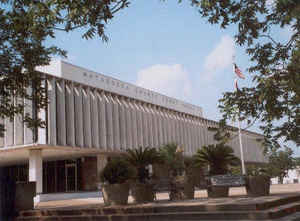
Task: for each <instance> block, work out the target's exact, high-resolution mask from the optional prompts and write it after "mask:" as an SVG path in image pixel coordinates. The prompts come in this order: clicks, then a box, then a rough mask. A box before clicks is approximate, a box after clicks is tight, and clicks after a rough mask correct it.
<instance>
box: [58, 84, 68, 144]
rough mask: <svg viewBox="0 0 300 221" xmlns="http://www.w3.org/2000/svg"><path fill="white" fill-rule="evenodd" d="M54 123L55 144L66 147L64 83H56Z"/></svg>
mask: <svg viewBox="0 0 300 221" xmlns="http://www.w3.org/2000/svg"><path fill="white" fill-rule="evenodd" d="M56 108H57V109H56V122H57V124H56V125H57V144H58V145H60V146H65V145H66V96H65V81H64V80H59V81H56Z"/></svg>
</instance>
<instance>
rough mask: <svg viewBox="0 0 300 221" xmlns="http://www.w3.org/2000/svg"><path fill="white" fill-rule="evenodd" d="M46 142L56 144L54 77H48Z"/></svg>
mask: <svg viewBox="0 0 300 221" xmlns="http://www.w3.org/2000/svg"><path fill="white" fill-rule="evenodd" d="M47 83H48V86H47V93H48V121H47V129H48V143H49V144H50V145H54V146H56V145H57V135H56V80H55V78H51V77H50V78H48V81H47Z"/></svg>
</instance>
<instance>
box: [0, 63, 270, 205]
mask: <svg viewBox="0 0 300 221" xmlns="http://www.w3.org/2000/svg"><path fill="white" fill-rule="evenodd" d="M39 71H40V72H41V74H43V75H45V77H46V80H45V82H44V85H45V87H46V89H47V96H48V99H49V104H48V107H47V109H46V110H41V111H39V112H38V113H37V111H35V110H33V108H32V107H33V105H32V104H31V103H30V102H29V101H26V100H25V101H24V102H25V103H26V104H27V105H26V107H25V110H24V114H27V113H29V114H37V115H38V116H39V117H40V118H41V119H43V120H45V122H46V127H45V128H39V129H38V130H37V131H36V136H34V134H33V132H32V130H30V129H29V128H27V127H26V125H24V123H23V122H22V117H23V116H15V117H14V119H13V120H10V119H4V120H2V123H4V124H5V128H6V132H5V136H4V137H1V138H0V146H1V148H0V166H1V167H5V168H6V170H8V171H9V174H10V175H11V176H14V177H15V178H16V179H17V181H35V182H36V191H37V194H38V195H39V200H43V199H44V198H43V196H45V195H47V196H48V197H49V196H50V195H51V194H53V195H55V199H58V198H57V197H58V195H59V194H54V193H76V194H77V195H78V194H81V193H85V194H86V195H87V194H88V193H91V192H90V191H96V190H97V184H98V177H97V174H98V172H99V171H100V170H101V168H103V165H105V159H106V157H107V156H109V155H112V154H117V153H120V152H123V151H124V150H126V149H128V148H137V147H139V146H142V147H156V148H158V147H160V146H161V145H163V144H167V143H171V142H173V143H177V144H178V145H180V146H181V147H183V148H184V153H185V154H186V155H193V154H194V153H195V152H196V151H197V149H198V148H201V146H203V145H206V144H212V143H214V142H215V141H214V139H213V132H211V131H208V127H211V126H217V122H215V121H213V120H209V119H205V118H204V117H203V113H202V112H203V111H202V109H201V107H198V106H195V105H192V104H188V103H185V102H183V101H180V100H177V99H174V98H171V97H167V96H164V95H162V94H159V93H156V92H153V91H150V90H147V89H144V88H141V87H137V86H135V85H132V84H129V83H125V82H122V81H119V80H117V79H113V78H111V77H108V76H104V75H102V74H99V73H95V72H92V71H89V70H86V69H84V68H81V67H78V66H75V65H72V64H69V63H66V62H63V61H55V62H52V63H51V65H49V66H45V67H41V68H39ZM29 90H30V89H29ZM258 138H262V136H261V135H259V134H257V133H253V132H250V131H243V132H242V141H243V146H244V159H245V162H246V163H262V162H265V160H266V159H265V157H264V155H263V151H262V148H261V146H260V144H259V143H258V141H257V139H258ZM230 145H231V146H232V147H233V149H234V151H235V154H236V155H237V156H238V157H240V150H239V141H238V138H237V136H236V138H235V139H234V140H232V141H231V143H230ZM76 194H75V195H76ZM61 195H63V194H61ZM75 195H73V196H75ZM50 198H51V197H50Z"/></svg>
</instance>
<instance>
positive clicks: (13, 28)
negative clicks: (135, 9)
mask: <svg viewBox="0 0 300 221" xmlns="http://www.w3.org/2000/svg"><path fill="white" fill-rule="evenodd" d="M127 6H128V1H127V0H105V1H98V0H74V1H67V0H0V76H1V78H0V95H1V102H0V118H13V116H14V115H16V114H21V115H23V111H24V107H25V103H24V102H16V97H18V99H20V100H24V99H26V100H29V101H34V105H35V107H36V108H35V110H38V109H40V108H43V107H45V105H46V104H47V98H46V94H45V91H44V90H45V88H44V87H43V86H42V85H41V80H42V78H41V76H40V75H39V73H37V72H36V71H35V68H36V67H37V66H41V65H47V64H49V62H50V60H51V57H53V56H55V55H62V56H65V55H66V51H64V50H63V49H61V48H58V47H56V46H55V45H53V46H47V45H46V44H45V41H46V40H47V39H49V38H55V34H56V32H57V31H64V32H69V31H73V30H75V29H79V28H82V30H83V34H82V37H83V38H86V39H90V38H93V37H94V36H99V37H100V38H102V40H103V41H107V40H108V38H107V36H106V35H105V32H104V30H105V25H106V23H107V22H108V21H109V20H111V19H112V18H113V16H114V14H115V13H117V12H118V11H119V10H121V9H123V8H125V7H127ZM27 88H33V90H28V89H27ZM24 120H25V122H27V123H28V125H29V126H30V127H31V128H37V127H38V126H43V123H44V122H42V121H41V120H40V119H37V118H36V115H35V114H29V113H27V114H26V115H25V117H24ZM1 131H3V125H2V127H1Z"/></svg>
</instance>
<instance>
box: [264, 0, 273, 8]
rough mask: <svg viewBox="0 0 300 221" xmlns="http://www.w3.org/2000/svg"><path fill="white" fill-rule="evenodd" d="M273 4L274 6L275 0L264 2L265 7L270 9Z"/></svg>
mask: <svg viewBox="0 0 300 221" xmlns="http://www.w3.org/2000/svg"><path fill="white" fill-rule="evenodd" d="M274 4H275V0H267V2H266V5H267V6H270V7H272V6H274Z"/></svg>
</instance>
